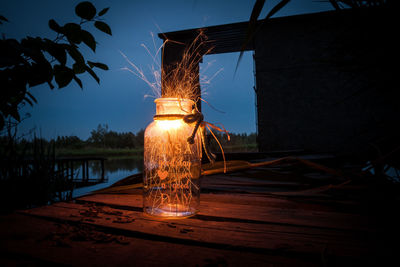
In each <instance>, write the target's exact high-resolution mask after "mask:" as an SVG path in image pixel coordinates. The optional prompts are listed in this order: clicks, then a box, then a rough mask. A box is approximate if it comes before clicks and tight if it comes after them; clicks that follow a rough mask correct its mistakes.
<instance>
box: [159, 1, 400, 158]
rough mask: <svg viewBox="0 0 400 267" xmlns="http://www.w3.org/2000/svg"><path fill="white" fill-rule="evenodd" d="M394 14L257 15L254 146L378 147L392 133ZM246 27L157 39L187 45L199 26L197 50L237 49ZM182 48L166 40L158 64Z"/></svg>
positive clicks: (172, 59) (395, 111)
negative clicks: (201, 47) (200, 36)
mask: <svg viewBox="0 0 400 267" xmlns="http://www.w3.org/2000/svg"><path fill="white" fill-rule="evenodd" d="M394 19H395V14H394V11H392V10H386V9H384V8H383V9H374V8H369V9H360V10H342V11H330V12H322V13H314V14H306V15H296V16H290V17H279V18H273V19H270V20H268V21H260V22H259V27H258V31H257V34H256V36H255V38H254V40H253V41H252V42H251V43H249V44H248V45H247V47H246V49H245V50H253V51H254V61H255V69H256V70H255V73H256V84H255V88H256V94H257V126H258V127H257V128H258V143H259V150H260V151H274V150H293V149H295V150H304V151H312V152H331V153H339V154H343V153H345V154H346V153H354V152H356V151H357V152H359V153H364V152H365V151H366V150H369V149H371V148H373V150H374V149H376V147H378V149H382V150H385V146H386V145H385V144H386V143H391V142H392V141H393V138H394V139H395V138H396V136H398V134H399V133H398V131H396V128H397V127H396V124H397V122H396V118H398V117H399V115H400V108H399V106H400V105H399V104H398V103H397V101H398V97H399V90H398V85H397V83H396V74H395V70H396V68H395V67H393V66H395V65H396V64H397V62H398V61H397V60H398V47H399V46H398V45H397V43H398V41H396V40H395V39H396V36H395V34H394V32H393V27H394V23H393V22H394ZM247 27H248V23H247V22H243V23H234V24H227V25H218V26H211V27H206V28H198V29H190V30H183V31H176V32H168V33H160V34H159V37H160V38H162V39H164V40H167V39H169V40H174V41H177V42H180V43H183V44H186V45H188V44H190V43H191V41H192V40H193V39H194V38H195V37H196V36H197V35H198V32H199V31H203V32H204V33H205V35H206V36H207V37H208V40H207V42H206V43H205V49H204V50H203V51H207V49H208V48H209V47H214V48H213V50H212V51H211V52H210V53H209V54H218V53H227V52H238V51H240V50H241V48H242V44H243V42H244V40H245V37H246V32H247ZM184 49H185V45H179V44H177V43H172V42H171V43H167V44H166V46H165V49H164V53H163V66H164V67H165V69H167V70H168V69H171V68H173V67H174V64H176V62H178V61H179V60H180V57H181V55H182V51H183V50H184ZM246 89H247V90H253V88H243V90H246ZM227 101H229V97H227Z"/></svg>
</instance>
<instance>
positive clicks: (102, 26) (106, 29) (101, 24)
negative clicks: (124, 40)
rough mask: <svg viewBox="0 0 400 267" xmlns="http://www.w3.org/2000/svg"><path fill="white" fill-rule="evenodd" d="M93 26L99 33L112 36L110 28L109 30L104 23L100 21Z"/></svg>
mask: <svg viewBox="0 0 400 267" xmlns="http://www.w3.org/2000/svg"><path fill="white" fill-rule="evenodd" d="M94 26H95V27H96V28H97V29H99V30H100V31H102V32H104V33H107V34H109V35H112V34H111V28H110V26H108V24H107V23H104V22H102V21H96V22H95V23H94Z"/></svg>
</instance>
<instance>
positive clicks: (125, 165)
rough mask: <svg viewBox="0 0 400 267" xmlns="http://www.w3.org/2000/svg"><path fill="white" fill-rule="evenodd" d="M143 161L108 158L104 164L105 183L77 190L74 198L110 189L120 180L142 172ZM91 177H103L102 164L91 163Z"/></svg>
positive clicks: (138, 159)
mask: <svg viewBox="0 0 400 267" xmlns="http://www.w3.org/2000/svg"><path fill="white" fill-rule="evenodd" d="M142 170H143V159H142V158H108V159H107V160H106V161H105V162H104V176H105V182H104V183H99V184H96V185H92V186H86V187H81V188H76V189H74V191H73V194H72V196H73V197H79V196H82V195H85V194H87V193H90V192H92V191H95V190H98V189H102V188H105V187H108V186H110V185H112V184H114V183H115V182H118V181H119V180H121V179H123V178H125V177H128V176H130V175H132V174H136V173H139V172H142ZM89 177H90V178H99V177H101V165H100V162H97V161H93V162H89Z"/></svg>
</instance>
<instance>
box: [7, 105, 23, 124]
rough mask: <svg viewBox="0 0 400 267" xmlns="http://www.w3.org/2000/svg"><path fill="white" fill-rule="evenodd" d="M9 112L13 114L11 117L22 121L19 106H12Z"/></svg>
mask: <svg viewBox="0 0 400 267" xmlns="http://www.w3.org/2000/svg"><path fill="white" fill-rule="evenodd" d="M9 114H10V115H11V117H13V118H14V119H16V120H17V121H21V117H20V116H19V112H18V108H17V107H14V108H11V109H10V110H9Z"/></svg>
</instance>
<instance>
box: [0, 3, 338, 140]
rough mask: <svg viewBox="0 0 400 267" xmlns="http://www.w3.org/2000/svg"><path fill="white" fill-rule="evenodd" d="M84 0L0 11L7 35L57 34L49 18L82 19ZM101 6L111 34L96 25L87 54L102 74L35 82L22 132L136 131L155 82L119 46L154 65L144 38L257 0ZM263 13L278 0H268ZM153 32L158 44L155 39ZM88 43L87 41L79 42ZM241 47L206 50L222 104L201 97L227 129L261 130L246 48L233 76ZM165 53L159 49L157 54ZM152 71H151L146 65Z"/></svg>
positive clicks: (223, 17)
mask: <svg viewBox="0 0 400 267" xmlns="http://www.w3.org/2000/svg"><path fill="white" fill-rule="evenodd" d="M79 2H81V1H54V0H53V1H50V0H49V1H43V0H37V1H31V0H30V1H21V0H9V1H7V0H6V1H4V0H3V1H1V2H0V14H1V15H3V16H4V17H6V18H7V19H8V20H9V21H10V22H9V23H4V24H3V25H2V26H0V29H1V33H4V34H5V37H6V38H16V39H21V38H23V37H25V36H27V35H29V36H32V37H35V36H40V37H46V38H49V39H54V38H55V33H54V32H52V31H51V30H50V29H49V28H48V21H49V19H52V18H54V19H55V20H56V21H57V22H58V23H59V24H60V25H63V24H65V23H67V22H79V18H78V17H77V16H76V15H75V12H74V8H75V6H76V4H78V3H79ZM91 2H92V3H93V4H94V5H95V6H96V8H97V10H98V11H100V10H101V9H103V8H105V7H110V10H109V11H108V13H107V14H106V15H104V19H105V22H106V23H107V24H109V25H110V27H111V29H112V36H108V35H106V34H104V33H102V32H100V31H98V30H96V29H95V28H89V30H90V32H91V33H93V34H94V36H95V38H96V40H97V42H98V46H97V49H96V53H93V52H92V51H91V50H89V49H86V47H84V49H83V50H81V51H83V54H84V56H85V57H86V59H88V60H91V61H95V62H96V61H98V62H103V63H105V64H107V65H108V66H109V68H110V70H109V71H102V70H96V73H97V74H98V76H99V77H100V80H101V81H100V85H98V84H97V83H96V82H95V81H94V80H93V79H92V78H91V77H90V76H89V75H87V74H83V75H79V76H78V77H80V78H81V80H82V81H83V86H84V88H83V90H81V89H80V88H79V86H78V85H77V84H76V83H75V82H71V84H70V85H68V86H67V87H66V88H63V89H61V90H58V89H57V88H56V89H54V90H53V91H51V90H50V88H49V87H48V86H47V85H42V86H36V87H34V88H32V89H31V92H32V94H33V95H34V96H35V97H36V98H37V100H38V103H37V104H36V105H34V106H33V107H30V106H26V107H24V108H23V109H22V112H21V113H22V114H25V113H27V112H29V113H30V114H31V117H30V118H27V119H26V120H25V121H24V122H22V123H21V125H20V127H19V133H20V134H23V133H26V132H28V131H29V130H30V129H32V128H36V134H37V135H40V136H41V137H45V138H55V137H57V136H58V135H77V136H79V137H80V138H82V139H86V138H88V137H89V135H90V131H91V130H92V129H94V128H96V127H97V125H98V124H108V126H109V129H111V130H113V131H117V132H127V131H132V132H134V133H135V132H137V131H138V130H140V129H142V128H145V127H146V125H147V124H149V123H150V122H151V121H152V116H153V115H154V113H155V104H154V103H153V100H154V98H151V97H147V98H145V97H144V95H148V94H152V91H151V89H150V88H149V87H148V86H147V85H146V84H145V83H144V82H143V81H142V80H140V79H139V78H137V77H136V76H134V75H133V74H131V73H129V72H127V71H124V70H122V68H124V67H126V66H129V64H128V63H127V62H126V60H125V59H124V58H123V57H122V56H121V54H120V51H121V52H123V53H124V54H126V56H127V57H128V58H129V59H130V60H131V61H132V62H134V63H135V64H136V65H138V66H140V67H142V68H143V69H144V70H145V69H148V68H149V66H151V65H156V64H155V63H154V62H153V60H152V58H151V56H150V55H148V54H147V53H146V50H145V49H144V48H143V47H142V46H141V45H142V44H144V45H146V46H147V47H148V48H149V49H150V50H151V51H152V52H153V53H155V48H154V47H156V48H158V47H160V46H161V44H162V42H161V40H160V39H159V38H158V36H157V34H158V33H159V32H169V31H178V30H184V29H190V28H198V27H203V26H211V25H219V24H227V23H235V22H242V21H246V20H248V18H249V17H250V14H251V10H252V7H253V5H254V2H255V0H253V1H246V0H243V1H239V0H231V1H229V0H201V1H200V0H197V1H196V0H186V1H183V0H182V1H174V0H169V1H165V0H164V1H161V0H160V1H155V0H147V1H136V0H133V1H132V0H130V1H122V0H119V1H118V0H116V1H105V0H101V1H91ZM266 2H267V4H266V6H265V7H264V10H263V13H262V16H261V17H264V16H265V15H266V14H267V12H268V11H269V9H271V7H273V6H274V4H276V3H277V2H278V1H266ZM331 9H332V7H331V6H330V4H329V3H320V2H315V1H312V0H293V1H292V2H291V3H289V4H288V5H287V6H286V7H285V8H284V9H282V10H281V11H280V12H279V13H278V14H276V16H288V15H294V14H302V13H312V12H319V11H324V10H331ZM152 34H153V36H154V41H155V45H153V38H152ZM81 46H84V45H81ZM237 58H238V53H226V54H219V55H210V56H205V57H204V60H203V63H202V64H201V66H200V68H204V67H205V66H207V65H208V64H210V63H211V64H212V65H211V67H210V68H209V69H208V70H207V72H206V73H204V72H203V71H201V74H202V75H206V76H212V75H213V74H214V73H216V72H217V71H219V70H220V69H223V70H222V71H221V72H220V73H219V74H218V75H217V76H216V77H215V79H213V80H212V81H211V83H210V84H209V85H208V86H207V87H205V88H204V87H203V88H202V91H203V98H204V99H205V100H206V101H208V102H209V103H210V104H211V105H213V106H214V107H216V108H217V109H218V110H222V111H224V112H225V113H220V112H217V111H215V110H213V109H211V108H210V107H208V106H207V105H205V104H203V112H204V114H205V119H206V120H207V121H209V122H212V123H222V124H223V125H224V126H225V128H226V129H227V130H228V131H231V132H235V133H243V132H247V133H250V132H255V131H256V115H255V114H256V111H255V94H254V91H253V86H254V76H253V60H252V53H251V52H246V53H245V55H244V57H243V60H242V61H241V64H240V67H239V69H238V72H237V74H236V76H235V77H234V76H233V73H234V68H235V65H236V61H237ZM160 59H161V58H160V57H158V60H160ZM147 76H148V77H149V78H151V72H147Z"/></svg>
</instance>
